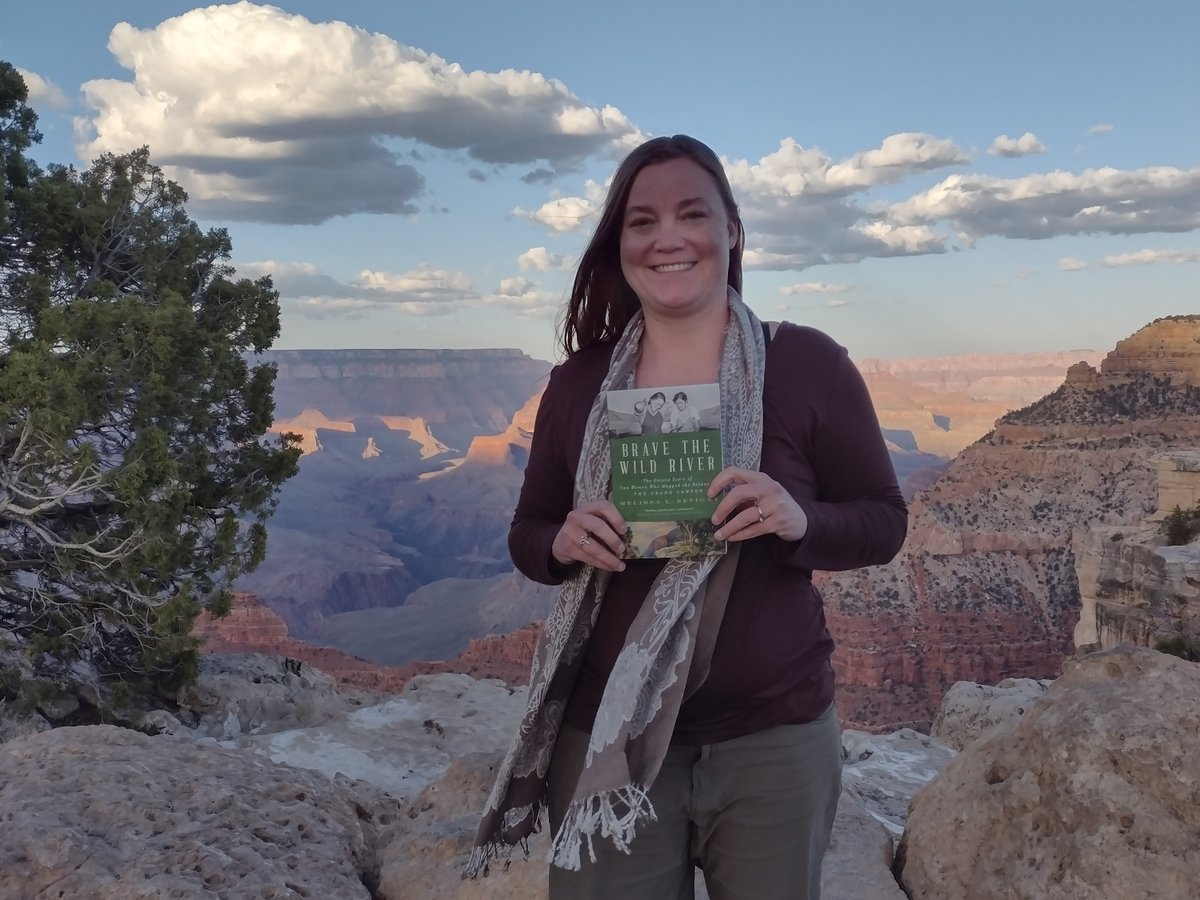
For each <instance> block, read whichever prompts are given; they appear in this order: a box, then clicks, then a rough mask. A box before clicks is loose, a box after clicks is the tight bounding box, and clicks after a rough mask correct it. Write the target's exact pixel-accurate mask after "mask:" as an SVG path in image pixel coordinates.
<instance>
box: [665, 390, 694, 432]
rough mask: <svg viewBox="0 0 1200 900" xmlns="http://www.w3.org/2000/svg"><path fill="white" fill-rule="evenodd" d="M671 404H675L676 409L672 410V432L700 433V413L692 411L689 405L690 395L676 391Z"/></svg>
mask: <svg viewBox="0 0 1200 900" xmlns="http://www.w3.org/2000/svg"><path fill="white" fill-rule="evenodd" d="M671 402H672V403H673V404H675V408H674V409H672V410H671V430H672V431H699V430H700V413H698V412H696V410H694V409H692V407H691V405H690V404H689V403H688V395H687V394H686V393H684V392H683V391H676V392H675V396H674V397H672V398H671Z"/></svg>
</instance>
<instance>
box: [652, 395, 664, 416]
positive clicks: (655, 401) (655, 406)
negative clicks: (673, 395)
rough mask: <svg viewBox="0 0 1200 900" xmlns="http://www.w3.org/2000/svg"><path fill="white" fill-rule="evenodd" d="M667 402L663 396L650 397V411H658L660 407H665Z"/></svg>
mask: <svg viewBox="0 0 1200 900" xmlns="http://www.w3.org/2000/svg"><path fill="white" fill-rule="evenodd" d="M666 402H667V401H666V400H664V399H663V398H662V397H651V398H650V412H652V413H656V412H658V411H659V410H660V409H662V408H663V404H664V403H666Z"/></svg>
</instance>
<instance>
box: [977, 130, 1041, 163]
mask: <svg viewBox="0 0 1200 900" xmlns="http://www.w3.org/2000/svg"><path fill="white" fill-rule="evenodd" d="M1045 152H1046V148H1045V147H1044V146H1043V145H1042V142H1041V141H1039V140H1038V139H1037V135H1035V134H1033V133H1032V132H1030V131H1027V132H1025V133H1024V134H1023V135H1021V136H1020V137H1019V138H1010V137H1009V136H1008V135H1007V134H1002V135H1000V136H999V137H998V138H996V139H995V140H994V141H992V146H991V147H989V148H988V153H990V154H991V155H992V156H1008V157H1015V156H1029V155H1030V154H1031V153H1045Z"/></svg>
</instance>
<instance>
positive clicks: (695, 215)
mask: <svg viewBox="0 0 1200 900" xmlns="http://www.w3.org/2000/svg"><path fill="white" fill-rule="evenodd" d="M706 215H707V213H705V212H704V210H702V209H693V210H689V211H688V212H685V213H684V214H683V217H684V218H685V219H703V218H704V217H705V216H706Z"/></svg>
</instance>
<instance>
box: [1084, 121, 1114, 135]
mask: <svg viewBox="0 0 1200 900" xmlns="http://www.w3.org/2000/svg"><path fill="white" fill-rule="evenodd" d="M1112 130H1113V127H1112V126H1111V125H1109V124H1108V123H1107V122H1101V123H1100V124H1099V125H1093V126H1092V127H1091V128H1089V129H1088V134H1108V133H1109V132H1110V131H1112Z"/></svg>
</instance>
